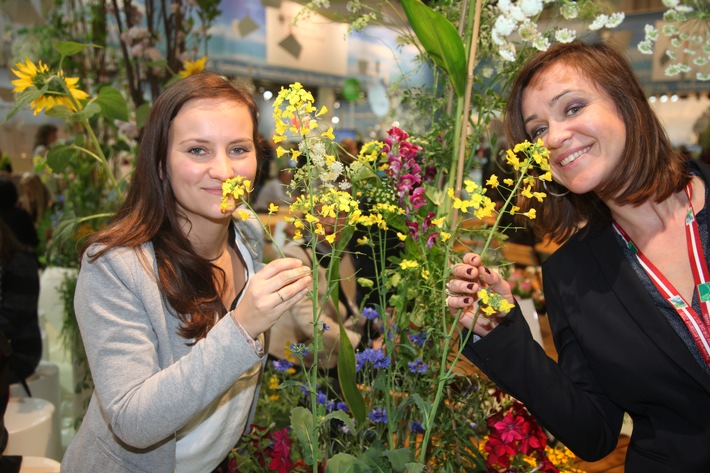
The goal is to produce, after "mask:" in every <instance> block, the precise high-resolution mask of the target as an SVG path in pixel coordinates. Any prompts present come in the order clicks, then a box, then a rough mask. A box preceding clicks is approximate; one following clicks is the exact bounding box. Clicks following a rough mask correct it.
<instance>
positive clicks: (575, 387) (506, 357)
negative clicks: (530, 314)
mask: <svg viewBox="0 0 710 473" xmlns="http://www.w3.org/2000/svg"><path fill="white" fill-rule="evenodd" d="M545 297H546V300H547V304H548V305H547V307H548V314H554V316H555V318H556V322H555V323H554V324H553V336H554V339H555V345H556V347H557V351H558V357H559V364H558V363H556V362H555V361H554V360H553V359H551V358H549V357H548V356H547V355H546V354H545V351H544V350H543V348H542V347H541V346H540V345H539V344H538V343H537V342H536V341H535V340H534V339H533V337H532V334H531V332H530V328H529V326H528V325H527V323H526V321H525V318H524V317H523V315H522V312H521V311H520V307H519V306H517V304H516V307H515V309H514V310H512V311H511V313H510V314H508V316H507V317H506V318H505V320H504V323H502V324H500V325H499V326H498V327H496V328H495V329H494V330H493V331H491V333H489V334H488V335H487V336H485V337H483V338H481V339H480V340H478V341H476V342H474V341H473V337H470V339H469V341H468V343H467V346H466V347H465V349H464V351H463V354H464V356H466V357H467V358H468V359H469V360H471V361H472V362H473V363H474V364H476V366H478V367H479V368H480V369H481V371H483V372H484V373H485V374H486V375H487V376H488V377H489V378H490V379H491V380H492V381H493V382H494V383H496V384H497V385H498V386H499V387H501V388H502V389H503V390H504V391H506V392H508V393H509V394H510V395H512V396H513V397H515V398H517V399H518V400H520V401H521V402H522V403H523V404H525V406H526V407H527V408H528V410H530V412H531V413H532V414H533V415H534V416H535V417H536V418H537V419H538V420H539V422H540V423H541V424H542V425H543V426H544V427H545V428H547V429H548V430H549V431H550V432H551V433H552V434H553V435H554V436H555V437H556V438H557V439H558V440H560V441H561V442H562V443H563V444H564V445H566V446H567V447H568V448H569V449H570V450H572V451H573V452H575V453H576V454H577V455H578V456H579V457H580V458H583V459H585V460H587V461H594V460H598V459H600V458H603V457H604V456H606V455H607V454H608V453H610V452H611V451H613V450H614V449H615V448H616V445H617V442H618V437H619V432H620V430H621V424H622V420H623V410H622V409H621V408H620V407H619V406H617V405H615V404H614V403H613V402H611V401H610V400H609V398H608V397H607V396H606V395H605V393H604V391H603V389H602V388H601V387H600V385H599V383H598V381H597V379H596V378H595V376H594V375H593V373H592V370H591V369H590V368H589V366H588V363H587V362H586V360H585V356H584V353H583V352H582V350H581V349H580V347H579V344H578V343H577V340H576V337H575V335H574V333H572V331H571V330H570V328H569V325H568V324H567V321H566V317H565V314H564V302H563V301H562V300H560V299H559V297H558V294H557V293H556V291H555V288H554V285H553V284H552V283H549V284H545ZM550 317H552V315H550Z"/></svg>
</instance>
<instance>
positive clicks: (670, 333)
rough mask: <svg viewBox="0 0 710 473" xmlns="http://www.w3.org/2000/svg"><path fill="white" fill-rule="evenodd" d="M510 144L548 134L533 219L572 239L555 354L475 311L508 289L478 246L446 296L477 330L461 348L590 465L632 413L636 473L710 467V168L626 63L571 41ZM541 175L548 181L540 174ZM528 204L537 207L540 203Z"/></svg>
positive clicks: (546, 272) (522, 97)
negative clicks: (691, 156) (683, 145)
mask: <svg viewBox="0 0 710 473" xmlns="http://www.w3.org/2000/svg"><path fill="white" fill-rule="evenodd" d="M505 119H506V125H507V134H508V139H509V140H510V142H511V143H519V142H522V141H524V140H537V139H542V140H543V142H544V143H545V145H546V146H547V148H548V149H549V150H550V160H549V161H550V166H551V169H552V175H553V181H554V182H553V183H552V184H551V185H550V184H548V186H547V190H545V189H534V190H538V191H542V192H547V194H548V196H549V197H548V199H545V201H544V202H543V203H542V204H541V205H538V204H537V203H530V202H527V203H526V205H528V206H533V205H534V206H536V207H537V215H538V217H537V219H536V220H534V221H533V223H534V225H535V227H536V229H537V231H538V232H539V233H540V234H541V235H550V236H552V237H553V238H555V239H556V240H558V241H560V242H562V241H563V240H564V241H565V242H564V244H563V245H562V247H561V248H560V249H559V250H557V251H556V252H555V253H554V254H553V255H552V256H550V258H549V259H548V260H547V261H546V262H545V264H544V265H543V278H544V289H545V299H546V301H547V309H548V315H549V318H550V324H551V327H552V332H553V338H554V341H555V345H556V348H557V352H558V362H555V361H553V360H552V359H550V358H549V357H547V356H546V355H545V352H544V350H543V349H542V347H540V346H539V345H538V344H537V343H536V342H535V341H534V340H533V338H532V336H531V335H530V330H529V328H528V326H527V324H526V323H525V320H524V318H523V317H522V314H521V312H520V309H519V308H518V307H516V308H515V309H513V310H512V311H511V312H510V313H508V314H497V315H494V316H492V317H490V318H484V317H481V316H478V317H477V318H476V316H475V311H476V303H475V301H476V293H477V291H478V290H479V288H480V287H482V286H489V287H490V288H491V290H493V291H496V292H498V293H499V294H501V295H502V296H503V297H505V298H506V299H508V300H509V301H510V302H513V297H512V295H511V292H510V287H509V285H508V283H507V282H505V281H504V280H502V279H501V278H500V276H499V275H498V274H497V273H495V272H491V271H490V270H489V269H488V268H485V267H483V266H482V265H481V258H480V257H479V256H478V255H476V254H473V253H469V254H467V255H465V256H464V258H463V263H462V264H458V265H456V266H454V268H453V274H454V279H452V280H451V281H449V284H448V291H449V293H450V295H449V297H448V299H447V301H448V305H449V307H450V308H451V310H452V313H457V312H458V311H459V310H462V317H461V322H462V323H463V325H464V326H465V327H466V328H468V329H469V330H471V331H473V335H472V336H471V337H470V339H469V340H468V342H467V344H466V347H465V349H464V354H465V355H466V356H467V357H468V358H469V359H470V360H471V361H473V362H474V363H475V364H476V365H477V366H478V367H479V368H481V370H482V371H483V372H485V373H486V374H487V375H488V376H489V377H490V378H491V379H492V380H494V381H495V382H496V383H497V384H498V385H499V386H501V387H502V388H504V389H505V390H506V391H508V392H509V393H510V394H511V395H513V396H515V397H516V398H518V399H520V400H521V401H522V402H524V403H525V405H526V406H527V407H528V409H530V411H531V412H532V413H533V414H534V415H535V416H536V417H537V418H538V419H539V420H540V421H541V423H542V424H543V425H544V426H545V427H547V428H548V429H549V430H550V431H551V432H552V434H553V435H554V436H555V437H556V438H557V439H559V440H560V441H561V442H562V443H564V444H565V445H566V446H568V447H569V448H570V449H571V450H572V451H574V452H575V453H576V454H577V455H579V456H580V457H582V458H583V459H585V460H589V461H593V460H597V459H600V458H602V457H603V456H605V455H607V454H608V453H610V452H611V451H612V450H614V448H615V447H616V445H617V440H618V437H619V433H620V430H621V425H622V420H623V416H624V412H626V413H628V414H629V415H630V416H631V418H632V420H633V433H632V436H631V440H630V443H629V447H628V451H627V455H626V466H625V471H626V472H627V473H640V472H642V473H655V472H659V473H660V472H667V473H669V472H681V471H682V472H684V473H701V472H707V471H710V449H708V448H707V446H708V445H710V318H709V315H708V313H709V311H708V309H709V306H710V284H709V283H710V272H709V271H708V258H707V255H708V254H710V248H709V246H710V245H709V242H708V233H709V232H708V215H707V210H706V202H707V192H708V184H709V182H710V168H708V167H707V166H706V165H703V164H697V163H695V162H689V161H687V160H685V159H684V158H683V157H682V156H681V155H680V154H678V153H677V152H676V151H674V149H673V147H672V146H671V144H670V142H669V140H668V137H667V136H666V133H665V131H664V130H663V127H662V126H661V124H660V122H659V120H658V119H657V118H656V116H655V115H654V113H653V111H652V109H651V107H650V105H649V104H648V101H647V99H646V97H645V94H644V92H643V89H642V88H641V86H640V84H639V82H638V80H637V79H636V78H635V76H634V74H633V71H632V69H631V67H630V66H629V64H628V62H627V61H626V59H625V58H624V57H623V56H622V55H621V54H620V53H618V52H617V51H616V50H615V49H614V48H612V47H610V46H609V45H606V44H584V43H581V42H575V43H570V44H560V45H556V46H553V47H551V48H550V49H549V50H548V51H546V52H543V53H540V54H539V55H538V56H536V57H535V58H533V59H532V60H530V61H529V62H528V63H527V64H526V65H524V66H523V68H522V70H521V71H520V73H519V74H518V76H517V79H516V81H515V83H514V85H513V88H512V92H511V94H510V99H509V102H508V109H507V113H506V118H505ZM537 182H540V181H537ZM528 208H529V207H528Z"/></svg>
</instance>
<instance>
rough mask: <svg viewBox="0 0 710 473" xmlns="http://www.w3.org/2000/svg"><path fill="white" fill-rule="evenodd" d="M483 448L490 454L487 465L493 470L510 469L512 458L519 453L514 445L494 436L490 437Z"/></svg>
mask: <svg viewBox="0 0 710 473" xmlns="http://www.w3.org/2000/svg"><path fill="white" fill-rule="evenodd" d="M483 448H485V450H486V452H488V457H487V458H486V464H487V465H488V466H489V467H491V468H494V467H502V468H508V467H509V466H510V457H511V456H514V455H515V454H516V453H517V451H516V450H515V447H513V445H511V444H509V443H505V442H503V441H502V440H501V439H500V438H499V437H498V436H493V435H491V436H490V437H488V441H487V442H486V445H485V446H484V447H483Z"/></svg>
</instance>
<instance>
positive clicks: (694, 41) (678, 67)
mask: <svg viewBox="0 0 710 473" xmlns="http://www.w3.org/2000/svg"><path fill="white" fill-rule="evenodd" d="M663 5H664V6H665V7H666V8H667V10H666V11H665V12H664V13H663V23H662V25H661V30H660V31H659V30H658V28H657V27H656V26H655V25H646V26H645V28H644V31H645V37H644V39H643V41H641V42H640V43H639V44H638V50H639V51H641V52H642V53H644V54H653V50H654V46H655V45H656V43H657V42H658V40H659V38H661V37H666V38H668V39H669V41H668V45H667V47H666V49H665V51H664V54H665V56H666V58H667V59H668V60H669V61H668V65H667V66H666V70H665V74H666V76H669V77H673V76H677V75H680V74H690V73H692V72H695V79H696V80H699V81H708V80H710V6H708V2H706V1H704V0H663Z"/></svg>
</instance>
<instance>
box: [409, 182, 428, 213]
mask: <svg viewBox="0 0 710 473" xmlns="http://www.w3.org/2000/svg"><path fill="white" fill-rule="evenodd" d="M409 202H410V203H411V204H412V207H414V210H417V209H419V208H420V207H424V206H425V205H426V198H424V188H423V187H417V188H416V189H414V191H412V195H410V196H409Z"/></svg>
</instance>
